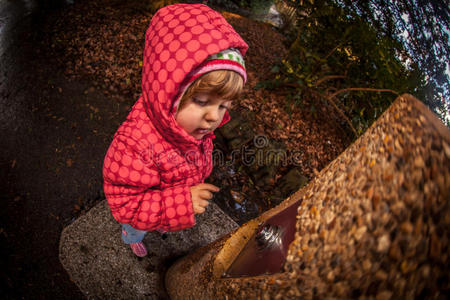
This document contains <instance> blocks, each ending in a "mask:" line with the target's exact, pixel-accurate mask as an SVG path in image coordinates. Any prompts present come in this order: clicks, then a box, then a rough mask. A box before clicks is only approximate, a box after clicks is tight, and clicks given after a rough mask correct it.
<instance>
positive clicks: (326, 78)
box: [314, 75, 347, 86]
mask: <svg viewBox="0 0 450 300" xmlns="http://www.w3.org/2000/svg"><path fill="white" fill-rule="evenodd" d="M344 78H347V76H345V75H329V76H325V77H322V78H320V79H319V80H317V81H316V82H315V83H314V85H315V86H319V85H320V84H321V83H322V82H324V81H327V80H332V79H344Z"/></svg>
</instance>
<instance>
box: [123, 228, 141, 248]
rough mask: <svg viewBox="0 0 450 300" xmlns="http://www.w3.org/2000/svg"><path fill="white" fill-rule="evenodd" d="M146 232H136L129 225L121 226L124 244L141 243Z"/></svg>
mask: <svg viewBox="0 0 450 300" xmlns="http://www.w3.org/2000/svg"><path fill="white" fill-rule="evenodd" d="M146 233H147V231H144V230H137V229H135V228H133V227H131V226H130V225H129V224H122V240H123V242H124V243H125V244H134V243H139V242H142V240H143V239H144V236H145V234H146Z"/></svg>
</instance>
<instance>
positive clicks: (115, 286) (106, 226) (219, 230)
mask: <svg viewBox="0 0 450 300" xmlns="http://www.w3.org/2000/svg"><path fill="white" fill-rule="evenodd" d="M196 219H197V224H196V225H195V226H194V227H193V228H190V229H187V230H182V231H178V232H169V233H167V238H166V239H162V237H161V235H160V234H159V233H157V232H154V231H153V232H149V233H148V234H147V235H146V237H145V239H144V243H145V244H146V246H147V248H148V250H149V255H148V256H146V257H144V258H138V257H137V256H135V255H134V254H133V253H132V251H131V249H130V248H129V247H128V246H127V245H125V244H124V243H123V242H122V240H121V237H120V224H118V223H117V222H116V221H115V220H114V219H113V217H112V215H111V212H110V210H109V208H108V206H107V204H106V200H105V201H102V202H101V203H99V204H98V205H97V206H96V207H95V208H93V209H91V210H90V211H89V212H88V213H87V214H86V215H84V216H82V217H81V218H79V219H77V220H76V221H75V222H74V223H73V224H71V225H69V226H68V227H67V228H65V229H64V231H63V232H62V235H61V243H60V259H61V262H62V264H63V265H64V267H65V269H66V270H67V272H68V273H69V275H70V276H71V278H72V280H73V281H74V282H75V283H76V285H77V286H78V287H79V288H80V290H81V291H82V292H83V294H84V295H85V296H86V297H87V298H95V299H142V298H146V299H166V298H168V296H167V294H166V292H165V289H164V276H165V272H166V270H167V268H168V267H169V266H170V265H171V263H173V262H174V261H175V260H176V259H177V258H180V257H182V256H184V255H186V254H187V253H189V252H192V251H194V250H196V249H198V248H200V247H202V246H205V245H207V244H209V243H211V242H213V241H215V240H216V239H218V238H220V237H222V236H224V235H226V234H227V233H229V232H231V231H232V230H233V229H235V228H237V227H238V225H237V224H236V223H235V222H234V221H233V220H232V219H231V218H230V217H228V216H227V215H226V214H225V213H224V212H223V211H222V210H221V209H220V208H219V207H218V206H217V205H215V204H214V203H211V205H209V206H208V208H207V210H206V212H205V213H204V214H202V215H200V216H197V218H196Z"/></svg>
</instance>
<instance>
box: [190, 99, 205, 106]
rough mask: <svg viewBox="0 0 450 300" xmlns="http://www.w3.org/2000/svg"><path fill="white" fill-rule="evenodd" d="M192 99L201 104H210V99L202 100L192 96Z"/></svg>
mask: <svg viewBox="0 0 450 300" xmlns="http://www.w3.org/2000/svg"><path fill="white" fill-rule="evenodd" d="M192 101H194V103H196V104H198V105H200V106H205V105H206V104H208V101H204V100H200V99H197V98H192Z"/></svg>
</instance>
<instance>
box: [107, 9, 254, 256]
mask: <svg viewBox="0 0 450 300" xmlns="http://www.w3.org/2000/svg"><path fill="white" fill-rule="evenodd" d="M247 48H248V46H247V44H246V43H245V42H244V41H243V40H242V38H241V37H240V36H239V35H238V34H237V33H236V32H235V31H234V29H233V28H232V27H231V26H230V25H229V24H228V23H227V21H226V20H225V19H224V18H223V17H222V16H221V15H220V14H219V13H218V12H216V11H214V10H212V9H210V8H209V7H208V6H206V5H201V4H194V5H188V4H176V5H171V6H167V7H164V8H162V9H160V10H159V11H158V12H157V13H156V14H155V15H154V16H153V18H152V21H151V23H150V26H149V28H148V30H147V32H146V34H145V50H144V59H143V71H142V96H141V97H140V98H139V99H138V101H137V102H136V103H135V105H134V106H133V108H132V109H131V112H130V113H129V115H128V117H127V119H126V121H125V122H124V123H123V124H122V125H121V126H120V127H119V129H118V130H117V132H116V133H115V135H114V139H113V141H112V143H111V145H110V147H109V149H108V152H107V154H106V157H105V161H104V165H103V178H104V190H105V195H106V198H107V201H108V204H109V207H110V208H111V211H112V215H113V216H114V218H115V219H116V220H117V221H118V222H119V223H121V224H122V239H123V241H124V242H125V243H126V244H129V245H130V246H131V249H132V250H133V252H134V253H135V254H136V255H137V256H145V255H146V254H147V249H146V248H145V246H144V244H143V243H142V239H143V238H144V235H145V233H146V232H147V231H151V230H157V231H159V232H164V231H175V230H182V229H185V228H189V227H192V226H194V224H195V218H194V214H201V213H203V212H204V211H205V207H206V206H207V205H208V204H209V202H208V200H210V199H211V198H212V195H213V192H217V191H219V188H218V187H216V186H214V185H211V184H206V183H204V180H205V178H207V177H208V176H209V174H210V173H211V170H212V149H213V143H212V139H213V138H214V134H213V131H214V130H215V129H216V128H217V127H220V126H222V125H223V124H225V123H226V122H228V120H229V119H230V117H229V115H228V112H227V110H228V109H229V108H230V105H231V101H232V99H234V98H236V97H237V96H238V95H239V94H240V92H241V91H242V88H243V85H244V83H245V81H246V78H247V75H246V71H245V66H244V61H243V58H242V56H243V55H244V54H245V52H246V51H247Z"/></svg>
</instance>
